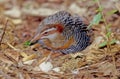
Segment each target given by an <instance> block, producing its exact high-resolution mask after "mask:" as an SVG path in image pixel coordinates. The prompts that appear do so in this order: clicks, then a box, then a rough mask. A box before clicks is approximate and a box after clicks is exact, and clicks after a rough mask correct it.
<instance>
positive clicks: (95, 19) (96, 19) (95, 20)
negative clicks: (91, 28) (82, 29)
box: [91, 13, 102, 25]
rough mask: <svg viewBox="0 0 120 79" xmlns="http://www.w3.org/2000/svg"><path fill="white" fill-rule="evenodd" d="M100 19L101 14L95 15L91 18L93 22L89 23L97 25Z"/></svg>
mask: <svg viewBox="0 0 120 79" xmlns="http://www.w3.org/2000/svg"><path fill="white" fill-rule="evenodd" d="M101 17H102V15H101V13H98V14H97V15H95V17H94V18H93V20H92V22H91V23H92V24H93V25H97V24H99V22H100V20H101Z"/></svg>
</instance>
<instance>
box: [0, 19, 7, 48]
mask: <svg viewBox="0 0 120 79" xmlns="http://www.w3.org/2000/svg"><path fill="white" fill-rule="evenodd" d="M7 23H8V19H7V20H6V23H5V27H4V29H3V33H2V36H1V39H0V46H1V44H2V40H3V38H4V35H5V31H6V28H7Z"/></svg>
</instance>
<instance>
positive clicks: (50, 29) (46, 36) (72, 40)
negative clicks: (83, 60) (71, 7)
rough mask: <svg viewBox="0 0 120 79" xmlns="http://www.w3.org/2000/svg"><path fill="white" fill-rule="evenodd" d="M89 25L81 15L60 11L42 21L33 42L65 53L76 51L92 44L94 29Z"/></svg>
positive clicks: (44, 47)
mask: <svg viewBox="0 0 120 79" xmlns="http://www.w3.org/2000/svg"><path fill="white" fill-rule="evenodd" d="M87 26H88V25H87V24H85V23H84V22H83V20H82V18H81V17H80V16H78V15H72V14H70V13H69V12H67V11H59V12H57V13H55V14H53V15H50V16H48V17H46V18H45V19H43V20H42V21H41V22H40V24H39V27H38V29H37V32H36V34H35V35H34V37H33V38H32V40H31V44H32V45H34V44H36V43H37V44H39V45H40V46H41V47H42V48H43V49H47V50H50V51H54V52H60V53H63V54H70V53H76V52H79V51H82V50H84V49H85V48H86V47H87V46H89V45H90V44H91V35H90V34H89V33H92V31H91V30H90V29H87Z"/></svg>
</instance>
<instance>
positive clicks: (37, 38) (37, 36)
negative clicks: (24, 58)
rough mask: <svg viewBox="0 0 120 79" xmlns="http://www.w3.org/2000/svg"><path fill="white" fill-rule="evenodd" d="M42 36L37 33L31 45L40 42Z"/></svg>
mask: <svg viewBox="0 0 120 79" xmlns="http://www.w3.org/2000/svg"><path fill="white" fill-rule="evenodd" d="M40 38H41V35H40V34H37V35H35V37H34V38H33V39H32V40H31V41H30V42H31V45H34V44H36V43H38V40H40Z"/></svg>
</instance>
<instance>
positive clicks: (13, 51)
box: [0, 0, 120, 79]
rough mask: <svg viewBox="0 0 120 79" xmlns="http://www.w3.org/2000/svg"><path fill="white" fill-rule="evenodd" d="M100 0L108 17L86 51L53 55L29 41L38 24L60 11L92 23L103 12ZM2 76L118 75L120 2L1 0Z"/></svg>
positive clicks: (87, 78)
mask: <svg viewBox="0 0 120 79" xmlns="http://www.w3.org/2000/svg"><path fill="white" fill-rule="evenodd" d="M96 1H99V2H100V6H101V7H102V14H103V15H102V17H103V18H104V19H102V20H101V21H100V22H99V23H98V24H96V25H93V26H92V29H94V30H93V32H94V37H93V42H92V44H91V45H90V46H88V47H87V48H86V49H85V50H83V51H81V52H77V53H74V54H67V55H63V54H59V53H52V55H50V54H51V53H50V51H48V50H46V49H42V48H41V47H39V48H36V49H35V50H33V49H32V46H28V45H27V44H28V42H27V41H30V40H31V39H32V38H33V37H34V35H35V33H36V30H37V28H38V26H39V23H40V22H41V21H42V20H43V19H44V18H45V17H47V16H49V15H52V14H54V13H56V12H58V11H62V10H64V11H68V12H70V13H71V14H73V15H74V14H77V15H79V16H81V17H82V18H83V20H84V21H85V23H86V24H88V25H89V24H90V23H91V21H92V20H93V18H94V17H95V15H96V14H97V13H98V12H99V11H98V10H99V9H98V8H99V4H98V3H97V2H96ZM104 20H106V21H104ZM106 26H110V27H107V28H108V29H109V30H110V32H109V33H108V34H109V36H107V35H108V34H107V33H106V29H107V28H106ZM106 39H107V41H108V42H110V43H104V42H106ZM114 40H115V41H114ZM111 41H113V43H111ZM0 79H120V1H119V0H0Z"/></svg>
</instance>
